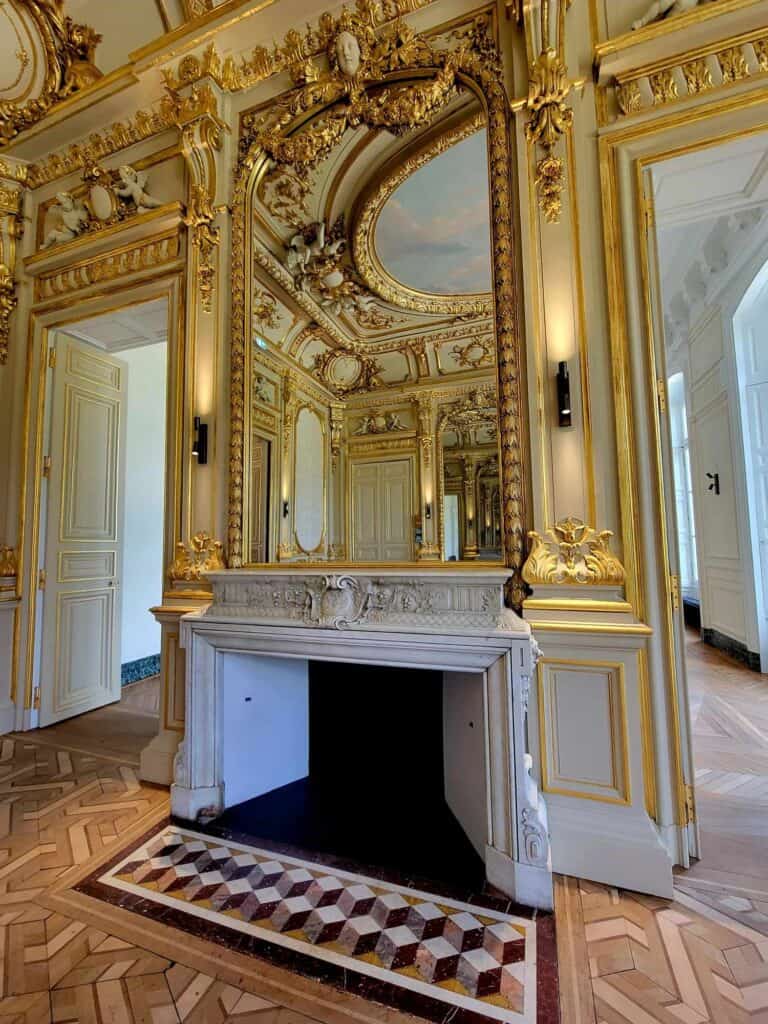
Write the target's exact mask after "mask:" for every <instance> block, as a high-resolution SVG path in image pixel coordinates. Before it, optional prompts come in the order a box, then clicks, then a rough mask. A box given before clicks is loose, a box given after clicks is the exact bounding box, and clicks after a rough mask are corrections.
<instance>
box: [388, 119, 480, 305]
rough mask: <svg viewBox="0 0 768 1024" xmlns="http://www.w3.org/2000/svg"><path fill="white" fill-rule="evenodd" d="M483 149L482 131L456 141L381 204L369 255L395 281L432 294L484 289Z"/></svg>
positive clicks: (472, 292)
mask: <svg viewBox="0 0 768 1024" xmlns="http://www.w3.org/2000/svg"><path fill="white" fill-rule="evenodd" d="M486 145H487V143H486V133H485V131H481V132H477V133H476V134H475V135H472V136H470V137H469V138H468V139H464V140H463V141H462V142H459V143H457V144H456V145H455V146H452V147H451V148H450V149H448V150H446V152H445V153H442V154H440V156H437V157H435V159H434V160H431V161H430V162H429V163H428V164H426V165H425V166H424V167H421V168H419V170H417V171H416V172H415V173H414V174H412V175H411V176H410V177H409V178H408V179H407V181H405V182H403V184H402V185H400V186H399V188H398V189H396V191H395V192H394V193H393V194H392V195H391V196H390V198H389V199H388V201H387V202H386V204H385V205H384V208H383V210H382V211H381V215H380V216H379V221H378V225H377V228H376V239H375V244H376V251H377V253H378V256H379V259H380V260H381V263H382V265H383V267H384V268H385V269H386V270H387V272H388V273H389V274H390V275H391V276H392V277H394V278H395V279H396V280H397V281H400V282H401V283H402V284H404V285H407V286H408V287H410V288H414V289H416V290H418V291H423V292H433V293H437V294H438V295H465V294H474V293H478V292H489V291H490V290H491V244H490V232H491V227H490V218H489V207H488V156H487V152H486Z"/></svg>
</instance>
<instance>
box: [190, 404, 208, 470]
mask: <svg viewBox="0 0 768 1024" xmlns="http://www.w3.org/2000/svg"><path fill="white" fill-rule="evenodd" d="M192 454H193V455H196V456H197V464H198V466H206V465H207V464H208V424H207V423H203V421H202V420H201V419H200V417H199V416H195V440H194V441H193V442H192Z"/></svg>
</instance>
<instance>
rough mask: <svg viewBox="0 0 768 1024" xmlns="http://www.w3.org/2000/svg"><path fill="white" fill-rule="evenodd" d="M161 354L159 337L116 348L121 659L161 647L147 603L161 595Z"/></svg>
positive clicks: (155, 601) (163, 376)
mask: <svg viewBox="0 0 768 1024" xmlns="http://www.w3.org/2000/svg"><path fill="white" fill-rule="evenodd" d="M166 356H167V346H166V344H165V343H164V342H162V343H160V344H158V345H145V346H143V347H140V348H133V349H128V350H126V351H122V352H121V353H120V358H121V359H123V360H124V361H125V362H126V363H127V364H128V404H127V409H128V412H127V418H128V424H127V442H126V447H127V451H126V471H125V527H124V547H123V580H122V588H123V595H122V597H123V615H122V617H123V624H122V651H121V662H122V663H123V664H125V663H126V662H128V661H136V660H137V659H138V658H146V657H149V656H151V655H153V654H159V653H160V626H159V624H158V623H157V622H156V621H155V619H154V618H153V617H152V615H150V614H149V611H148V609H149V608H150V607H151V606H152V605H158V604H160V602H161V598H162V581H163V486H164V478H165V462H164V460H165V404H166V398H165V387H166Z"/></svg>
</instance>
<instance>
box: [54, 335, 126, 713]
mask: <svg viewBox="0 0 768 1024" xmlns="http://www.w3.org/2000/svg"><path fill="white" fill-rule="evenodd" d="M56 348H57V365H56V369H55V370H54V371H53V387H52V403H51V432H50V436H51V450H50V456H51V473H50V477H49V480H48V494H47V502H46V505H47V515H46V524H47V526H46V547H45V573H46V590H45V596H44V601H43V632H42V657H41V671H40V680H39V685H40V724H41V725H50V724H51V723H53V722H57V721H61V720H62V719H64V718H69V717H71V716H72V715H79V714H82V713H83V712H85V711H90V710H92V709H93V708H97V707H101V706H102V705H104V704H107V703H109V702H110V701H115V700H119V699H120V577H121V570H122V550H121V543H122V536H121V535H122V529H123V490H124V473H125V453H124V449H125V407H124V402H125V390H126V386H127V366H126V365H125V363H123V362H122V361H120V360H119V359H114V358H113V357H111V356H106V355H104V354H103V353H101V352H98V353H97V352H95V351H94V350H93V349H91V347H90V346H88V345H85V344H83V343H81V342H77V341H74V340H73V339H71V338H66V337H61V338H60V339H59V340H58V342H57V346H56Z"/></svg>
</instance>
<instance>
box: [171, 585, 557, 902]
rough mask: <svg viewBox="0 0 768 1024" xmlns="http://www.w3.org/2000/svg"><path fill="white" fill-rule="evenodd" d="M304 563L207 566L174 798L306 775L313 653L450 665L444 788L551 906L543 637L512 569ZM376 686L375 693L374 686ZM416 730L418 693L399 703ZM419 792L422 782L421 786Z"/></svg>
mask: <svg viewBox="0 0 768 1024" xmlns="http://www.w3.org/2000/svg"><path fill="white" fill-rule="evenodd" d="M328 568H329V567H324V568H319V567H318V568H310V567H302V566H298V565H293V566H290V567H286V568H277V567H272V568H269V569H259V570H250V569H246V570H231V571H228V570H222V571H219V572H213V573H211V574H209V579H210V582H211V585H212V588H213V598H212V602H211V604H210V606H209V607H207V608H206V609H205V610H204V611H202V612H200V613H195V614H190V615H187V616H185V617H184V618H183V619H182V628H181V643H182V646H183V647H184V648H185V650H186V731H185V737H184V741H183V743H182V745H181V747H180V749H179V753H178V755H177V759H176V765H175V773H174V779H175V781H174V784H173V786H172V789H171V810H172V813H173V815H174V816H175V817H176V818H180V819H184V820H188V821H198V820H201V819H210V818H212V817H215V816H216V815H219V814H221V813H222V812H224V811H225V810H226V809H227V808H231V807H232V806H233V805H236V804H240V803H241V802H242V801H247V800H249V799H250V798H254V797H260V796H262V795H263V794H269V793H274V792H276V791H277V792H278V793H279V792H281V787H284V786H290V784H292V783H295V782H296V781H297V780H300V779H302V778H303V777H304V776H306V775H307V772H308V763H309V726H308V720H309V716H308V693H309V689H308V666H309V663H310V662H326V663H334V662H336V663H338V662H344V663H347V664H354V665H356V666H359V667H360V668H361V672H360V677H359V678H360V686H361V687H365V685H366V675H365V666H378V667H389V668H393V669H410V670H414V669H417V670H418V669H424V670H429V671H430V672H432V673H434V672H437V673H442V679H443V687H442V714H443V757H444V776H443V778H444V790H445V792H444V797H445V802H446V804H447V805H448V807H449V808H450V811H451V812H452V814H453V816H454V817H455V819H456V820H457V821H458V823H459V825H460V826H461V828H462V830H463V832H464V833H465V835H466V837H467V838H468V839H469V841H470V842H471V843H472V846H473V847H474V848H475V850H476V851H477V852H478V854H479V855H480V856H481V857H482V860H483V862H484V865H485V874H486V877H487V879H488V881H489V882H490V883H491V884H492V885H493V886H495V887H496V888H498V889H500V890H502V891H503V892H505V893H506V894H508V895H509V896H510V897H511V898H512V899H514V900H516V901H517V902H519V903H522V904H527V905H529V906H535V907H540V908H547V909H548V908H550V907H551V906H552V881H551V867H550V855H549V837H548V832H547V820H546V811H545V807H544V804H543V801H542V799H541V796H540V794H539V792H538V788H537V786H536V783H535V781H534V779H533V777H532V775H531V757H530V753H529V749H528V739H527V733H528V706H529V702H530V700H531V689H532V686H533V680H534V675H533V669H534V667H535V657H536V645H535V641H534V640H533V638H532V636H531V633H530V629H529V627H528V626H527V624H526V623H525V622H523V620H522V619H520V618H519V617H518V616H516V615H515V614H514V613H513V612H511V611H510V610H509V609H506V608H505V607H504V602H503V588H504V582H505V579H506V577H507V573H506V571H505V570H503V569H499V568H488V569H479V568H473V570H472V571H471V572H462V571H460V570H456V569H454V570H450V569H448V568H447V567H446V568H440V567H435V568H431V569H414V570H413V571H411V570H409V571H408V572H407V574H406V573H404V572H403V570H402V569H400V570H397V569H394V568H392V569H388V568H383V567H382V568H381V569H378V568H377V569H376V570H375V571H372V570H370V569H366V570H364V569H346V568H345V569H344V570H343V571H342V570H337V571H336V572H329V571H328ZM371 699H372V701H374V702H375V699H376V695H375V694H372V695H371ZM401 721H402V733H401V735H400V737H395V742H396V743H397V742H399V743H402V744H407V743H408V742H409V741H411V742H412V741H413V737H409V734H408V730H409V718H408V707H407V706H406V707H403V708H402V715H401ZM410 798H411V799H413V800H419V799H420V797H419V790H418V787H417V786H416V787H414V789H413V793H412V795H411V797H410Z"/></svg>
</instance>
